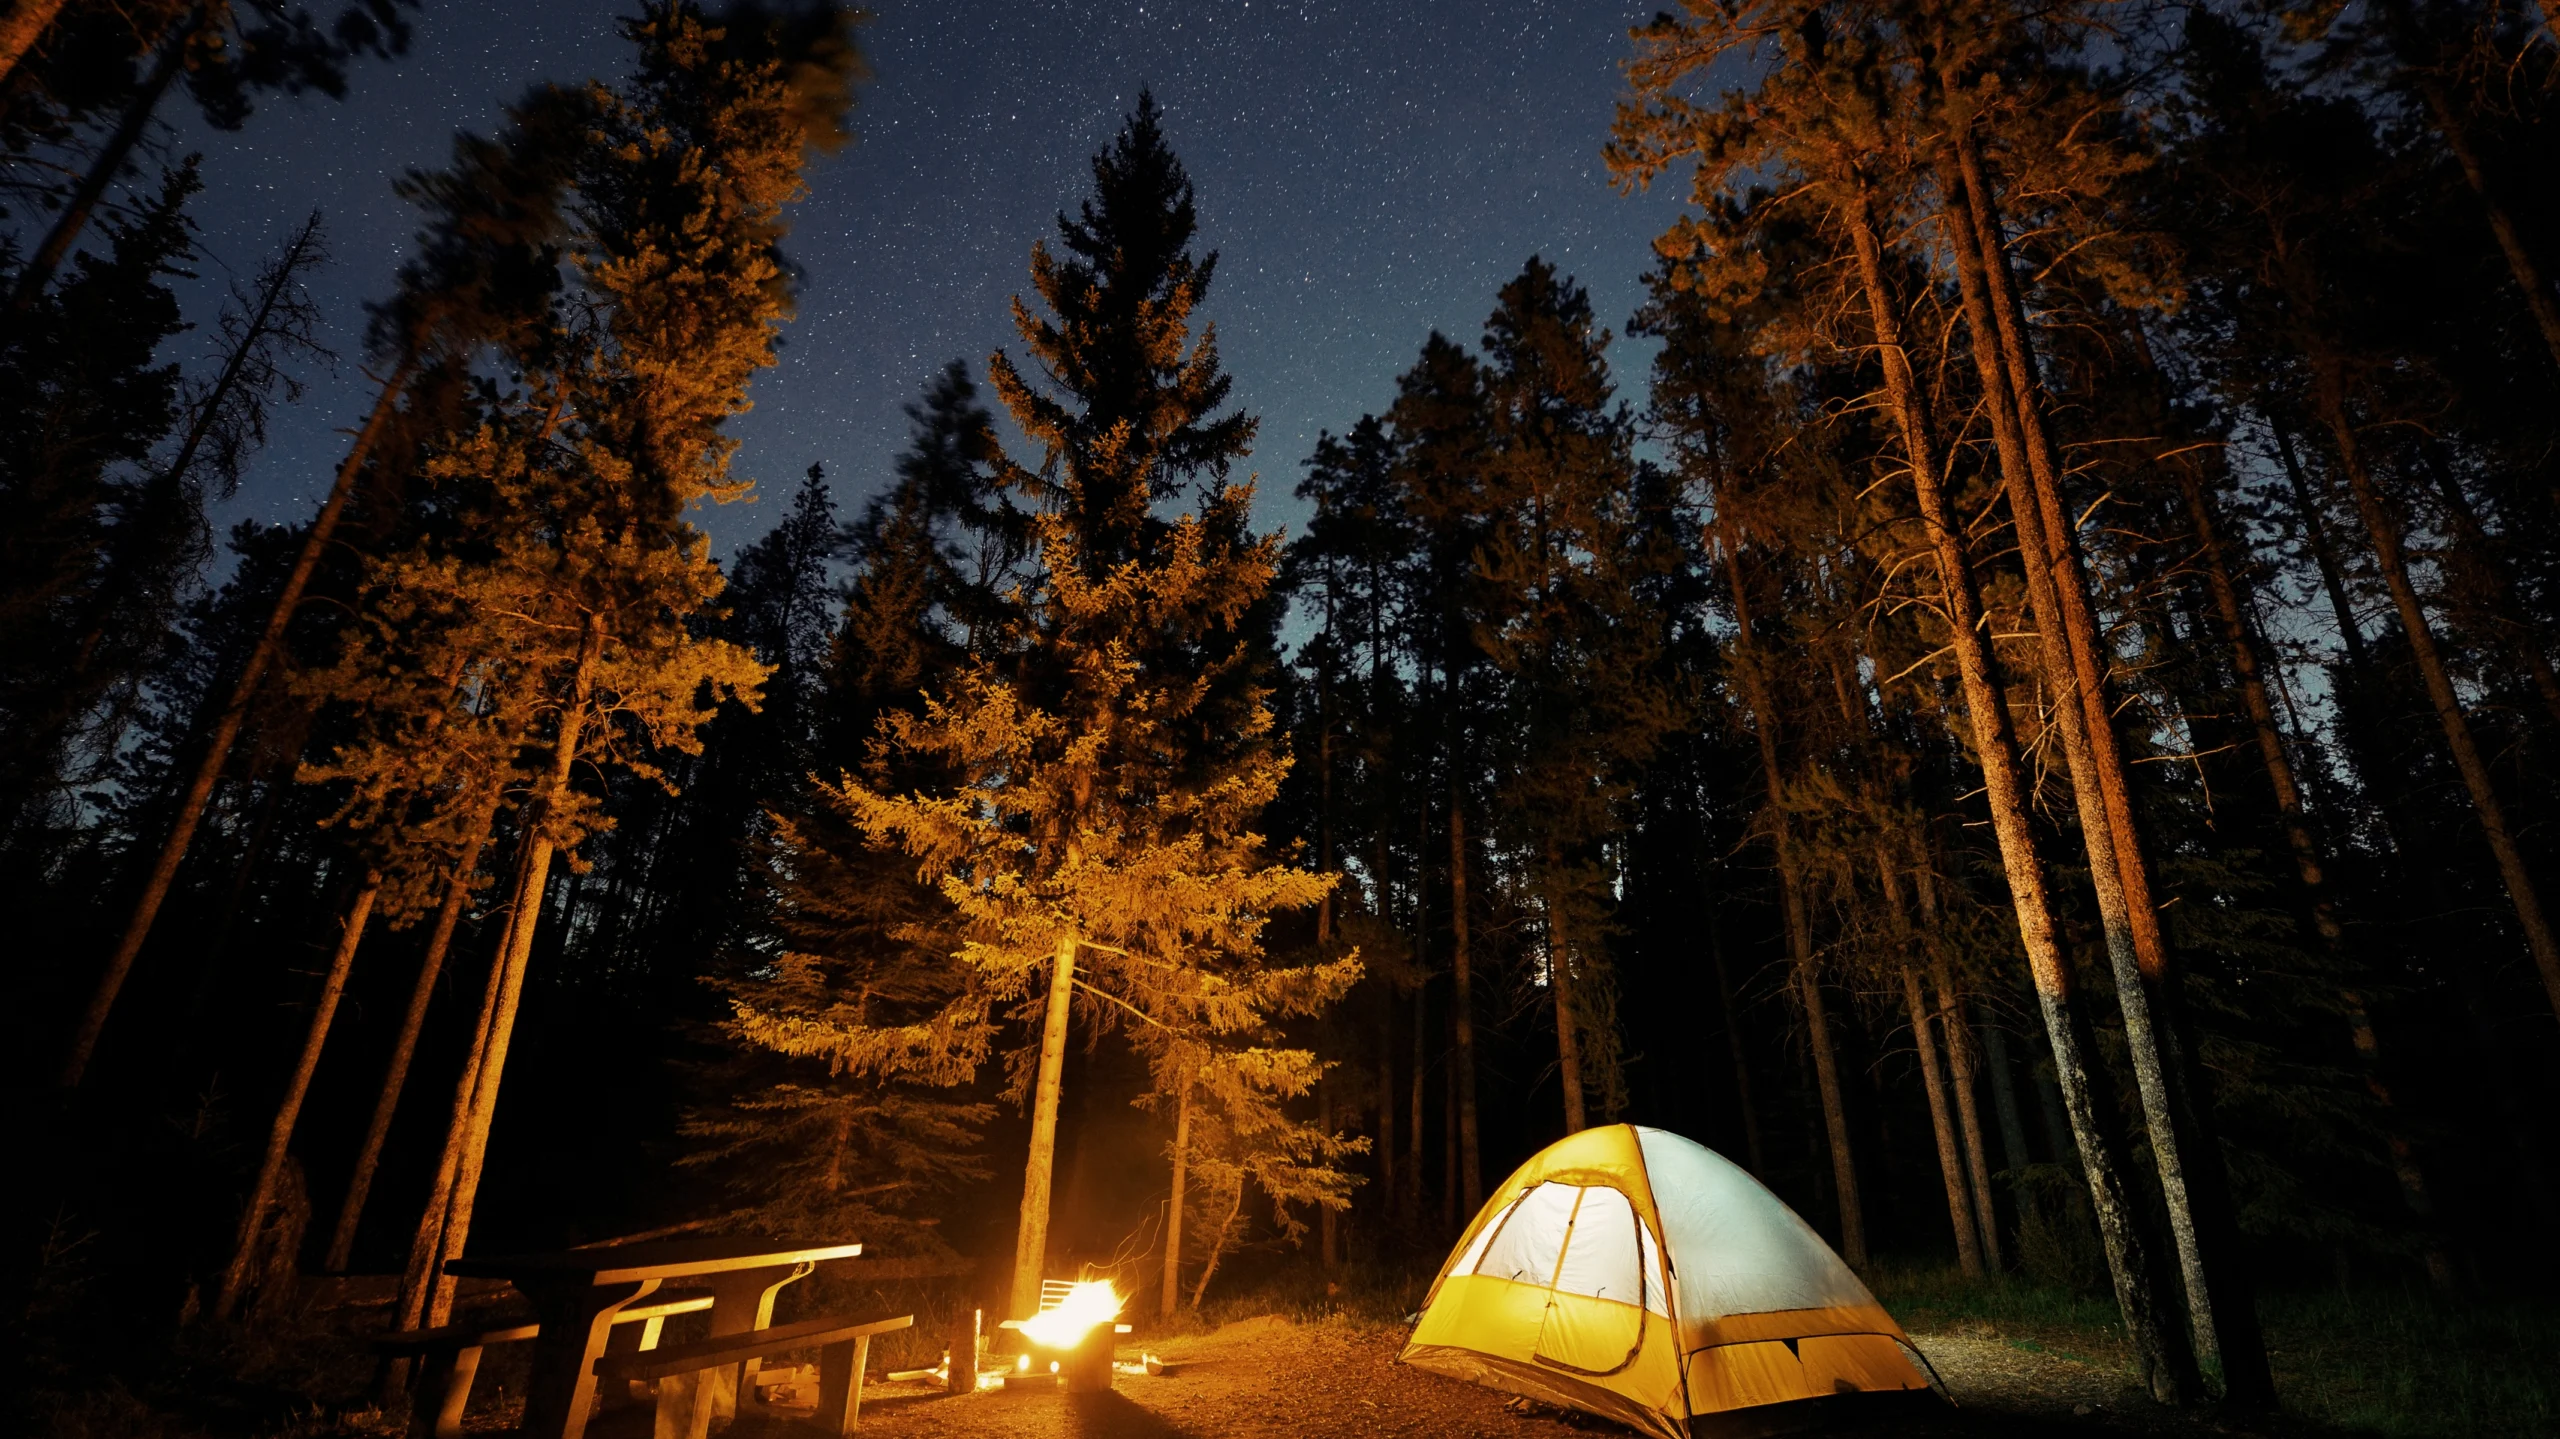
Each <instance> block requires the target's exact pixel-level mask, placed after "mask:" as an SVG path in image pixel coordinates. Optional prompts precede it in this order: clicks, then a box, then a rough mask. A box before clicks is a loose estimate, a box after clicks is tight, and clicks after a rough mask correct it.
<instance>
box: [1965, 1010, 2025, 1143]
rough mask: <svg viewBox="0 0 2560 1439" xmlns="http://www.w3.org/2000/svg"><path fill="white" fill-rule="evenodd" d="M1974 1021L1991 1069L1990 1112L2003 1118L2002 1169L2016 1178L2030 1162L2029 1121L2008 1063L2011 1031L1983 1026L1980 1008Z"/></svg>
mask: <svg viewBox="0 0 2560 1439" xmlns="http://www.w3.org/2000/svg"><path fill="white" fill-rule="evenodd" d="M1974 1021H1975V1025H1976V1027H1978V1028H1979V1029H1981V1031H1982V1057H1983V1060H1984V1061H1985V1062H1986V1063H1988V1064H1989V1065H1990V1066H1991V1108H1992V1111H1993V1112H1994V1113H1996V1114H1997V1115H1999V1117H2000V1158H2001V1161H2002V1162H2001V1165H2000V1167H2001V1168H2002V1169H2005V1170H2008V1171H2009V1172H2010V1173H2013V1174H2014V1173H2016V1172H2017V1171H2019V1170H2021V1169H2024V1168H2026V1167H2027V1165H2028V1163H2029V1162H2030V1161H2029V1158H2028V1151H2027V1125H2026V1117H2025V1116H2024V1115H2022V1114H2020V1113H2019V1112H2018V1072H2017V1070H2016V1068H2015V1067H2014V1066H2012V1065H2011V1064H2010V1062H2009V1031H2007V1030H2005V1029H2003V1028H2001V1027H2000V1026H1999V1025H1996V1024H1985V1023H1983V1022H1982V1014H1981V1010H1980V1009H1979V1007H1977V1008H1976V1009H1975V1011H1974Z"/></svg>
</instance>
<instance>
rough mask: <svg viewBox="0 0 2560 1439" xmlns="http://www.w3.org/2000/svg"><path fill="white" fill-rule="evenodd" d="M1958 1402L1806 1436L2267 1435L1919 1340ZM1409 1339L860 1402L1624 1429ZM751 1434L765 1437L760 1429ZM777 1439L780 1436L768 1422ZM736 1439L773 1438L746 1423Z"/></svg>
mask: <svg viewBox="0 0 2560 1439" xmlns="http://www.w3.org/2000/svg"><path fill="white" fill-rule="evenodd" d="M1913 1337H1914V1340H1915V1342H1917V1343H1918V1344H1919V1345H1920V1348H1921V1350H1922V1352H1923V1353H1925V1354H1926V1355H1928V1357H1929V1360H1930V1362H1931V1363H1932V1364H1933V1365H1935V1366H1936V1367H1937V1369H1938V1372H1939V1374H1940V1376H1941V1377H1942V1378H1943V1379H1944V1380H1945V1382H1946V1384H1947V1387H1948V1390H1949V1391H1950V1393H1952V1395H1953V1396H1954V1398H1955V1400H1956V1404H1955V1406H1954V1407H1952V1408H1949V1409H1946V1410H1944V1411H1942V1412H1940V1413H1938V1414H1936V1415H1933V1416H1932V1415H1920V1416H1897V1417H1895V1418H1893V1419H1891V1420H1889V1421H1884V1420H1879V1421H1874V1422H1868V1423H1861V1424H1854V1425H1845V1426H1844V1425H1834V1426H1831V1427H1829V1428H1825V1429H1820V1430H1814V1431H1807V1432H1814V1433H1822V1434H1831V1435H1843V1436H1846V1435H1858V1436H1876V1439H1881V1436H1883V1435H1887V1434H1891V1435H1896V1436H1903V1435H1908V1436H1938V1435H1945V1436H1995V1435H1996V1436H2011V1435H2032V1434H2055V1433H2059V1434H2075V1433H2076V1434H2088V1435H2093V1436H2095V1435H2110V1434H2171V1433H2174V1434H2215V1433H2221V1434H2232V1435H2246V1434H2270V1433H2275V1432H2293V1431H2270V1430H2265V1429H2258V1428H2253V1427H2249V1426H2244V1425H2240V1424H2236V1423H2232V1422H2230V1421H2228V1420H2219V1419H2216V1418H2214V1417H2212V1416H2210V1415H2207V1416H2202V1417H2197V1416H2183V1415H2176V1414H2171V1413H2168V1412H2166V1411H2162V1410H2159V1409H2156V1408H2154V1407H2153V1406H2151V1405H2149V1404H2148V1403H2147V1402H2145V1401H2143V1400H2142V1399H2141V1397H2140V1396H2139V1395H2137V1394H2133V1393H2130V1392H2127V1391H2125V1390H2124V1389H2123V1387H2122V1384H2123V1381H2122V1376H2120V1375H2118V1374H2113V1373H2109V1372H2106V1371H2104V1370H2102V1369H2099V1368H2096V1367H2093V1366H2091V1365H2089V1364H2086V1363H2082V1362H2079V1361H2077V1360H2074V1359H2071V1358H2068V1357H2065V1356H2061V1355H2056V1354H2052V1353H2047V1352H2038V1351H2036V1350H2034V1349H2032V1348H2031V1347H2021V1346H2020V1345H2018V1344H2015V1343H2012V1342H2010V1341H2008V1340H2004V1339H2001V1338H1999V1337H1996V1336H1993V1335H1989V1334H1921V1335H1915V1336H1913ZM1403 1342H1404V1336H1403V1334H1402V1332H1401V1331H1399V1330H1382V1329H1375V1328H1367V1327H1358V1326H1354V1325H1351V1324H1347V1323H1308V1324H1299V1323H1292V1322H1290V1321H1287V1320H1283V1319H1276V1318H1268V1317H1265V1318H1257V1319H1245V1320H1239V1321H1237V1322H1236V1323H1233V1324H1229V1325H1227V1326H1225V1327H1224V1328H1221V1329H1218V1330H1216V1331H1214V1332H1212V1333H1208V1334H1200V1335H1189V1336H1183V1337H1179V1338H1172V1339H1164V1340H1156V1341H1150V1342H1148V1343H1146V1344H1144V1345H1129V1346H1125V1347H1124V1349H1123V1351H1122V1354H1121V1357H1122V1358H1123V1359H1127V1360H1134V1359H1136V1358H1137V1357H1138V1355H1139V1351H1140V1349H1142V1348H1143V1349H1144V1350H1146V1351H1147V1352H1151V1353H1153V1354H1155V1355H1157V1356H1158V1357H1160V1358H1163V1359H1166V1360H1168V1361H1174V1362H1175V1363H1176V1364H1178V1366H1179V1367H1178V1368H1177V1369H1176V1370H1175V1372H1172V1373H1169V1374H1166V1375H1163V1376H1160V1377H1157V1376H1146V1375H1134V1374H1123V1375H1121V1376H1120V1378H1119V1380H1118V1382H1117V1386H1116V1387H1115V1388H1114V1390H1113V1391H1112V1392H1111V1393H1108V1394H1097V1395H1075V1396H1069V1395H1067V1394H1064V1393H1061V1392H1055V1391H1045V1390H1044V1391H1041V1392H1031V1393H1026V1392H1019V1391H1007V1390H988V1391H985V1392H982V1393H979V1394H975V1395H963V1396H953V1397H946V1396H944V1395H942V1394H941V1393H940V1392H939V1390H938V1389H935V1388H933V1387H932V1386H930V1385H927V1384H921V1383H909V1384H885V1383H875V1384H872V1385H870V1386H867V1387H866V1388H865V1391H864V1402H863V1409H862V1432H863V1434H864V1435H865V1436H868V1439H962V1436H967V1439H982V1436H983V1439H1230V1436H1232V1439H1401V1437H1402V1436H1412V1439H1424V1436H1432V1439H1437V1436H1470V1439H1472V1436H1484V1439H1549V1436H1553V1439H1562V1436H1566V1435H1573V1436H1588V1435H1592V1434H1595V1433H1619V1432H1624V1431H1621V1430H1618V1429H1617V1428H1616V1427H1615V1426H1613V1425H1610V1424H1608V1423H1605V1422H1603V1421H1600V1420H1596V1419H1591V1418H1588V1417H1586V1416H1583V1415H1578V1414H1565V1413H1559V1412H1557V1411H1555V1410H1551V1409H1539V1408H1535V1407H1533V1406H1530V1405H1527V1404H1526V1403H1525V1402H1524V1401H1517V1400H1513V1399H1511V1398H1510V1397H1509V1396H1507V1395H1504V1394H1501V1393H1497V1392H1495V1391H1493V1390H1490V1389H1483V1388H1479V1387H1477V1386H1474V1385H1471V1384H1464V1383H1460V1382H1458V1381H1456V1380H1453V1379H1446V1378H1442V1377H1441V1376H1439V1375H1436V1374H1426V1373H1423V1372H1421V1371H1419V1370H1415V1369H1408V1368H1406V1367H1404V1366H1402V1365H1400V1364H1397V1363H1396V1362H1395V1357H1396V1353H1397V1351H1398V1350H1399V1349H1400V1348H1401V1347H1402V1345H1403ZM752 1427H753V1428H755V1429H764V1428H767V1427H768V1426H765V1425H761V1424H759V1425H754V1426H752ZM770 1427H771V1428H772V1429H774V1430H775V1431H776V1432H777V1433H779V1432H781V1430H782V1427H783V1426H778V1425H777V1426H770ZM731 1439H762V1436H758V1435H755V1434H752V1433H750V1432H748V1430H747V1429H745V1428H741V1429H737V1430H732V1431H731Z"/></svg>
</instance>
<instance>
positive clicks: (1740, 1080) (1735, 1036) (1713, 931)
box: [1707, 919, 1769, 1179]
mask: <svg viewBox="0 0 2560 1439" xmlns="http://www.w3.org/2000/svg"><path fill="white" fill-rule="evenodd" d="M1707 924H1708V928H1707V943H1708V945H1709V946H1710V947H1711V949H1712V950H1713V956H1712V957H1713V959H1714V960H1715V967H1716V998H1717V1000H1718V1001H1719V1002H1720V1003H1721V1004H1722V1006H1723V1009H1724V1039H1725V1050H1726V1052H1727V1054H1728V1055H1729V1056H1730V1057H1731V1058H1732V1060H1733V1098H1734V1102H1735V1103H1736V1104H1738V1105H1740V1106H1741V1107H1742V1151H1743V1153H1744V1154H1745V1155H1747V1156H1749V1158H1750V1160H1751V1174H1752V1177H1753V1178H1755V1179H1756V1178H1759V1177H1760V1176H1762V1175H1765V1174H1767V1173H1768V1172H1769V1157H1768V1155H1767V1153H1766V1152H1765V1151H1764V1149H1763V1148H1762V1146H1761V1142H1760V1108H1759V1106H1758V1105H1757V1104H1755V1103H1754V1102H1753V1101H1752V1098H1751V1056H1750V1052H1749V1050H1748V1049H1746V1048H1745V1047H1744V1045H1743V1042H1742V1016H1741V1013H1740V1011H1739V1010H1737V1009H1736V1008H1735V1006H1734V1002H1733V971H1732V970H1731V969H1730V968H1729V967H1727V966H1726V964H1725V962H1724V943H1723V938H1722V935H1721V934H1720V932H1719V931H1718V930H1717V928H1716V927H1715V921H1714V920H1712V919H1710V920H1709V921H1708V922H1707Z"/></svg>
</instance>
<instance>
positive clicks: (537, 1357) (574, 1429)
mask: <svg viewBox="0 0 2560 1439" xmlns="http://www.w3.org/2000/svg"><path fill="white" fill-rule="evenodd" d="M659 1283H660V1281H659V1280H655V1279H635V1280H632V1281H630V1282H629V1283H625V1284H588V1283H585V1282H582V1281H581V1282H567V1283H560V1284H528V1283H527V1282H526V1281H523V1280H518V1281H516V1288H517V1289H518V1290H520V1291H522V1293H523V1294H524V1296H525V1297H526V1298H527V1299H530V1300H532V1301H533V1308H534V1313H535V1314H536V1315H537V1316H539V1317H540V1319H541V1323H542V1332H541V1333H539V1334H537V1335H535V1336H534V1339H533V1372H532V1373H531V1374H530V1375H529V1376H527V1378H526V1380H525V1394H524V1429H523V1434H524V1439H582V1436H583V1435H585V1433H586V1432H587V1416H588V1415H589V1413H590V1412H592V1411H593V1410H594V1408H595V1404H596V1359H597V1357H598V1356H600V1355H602V1354H603V1353H604V1347H605V1341H606V1335H607V1334H608V1332H609V1331H610V1330H611V1329H612V1328H613V1316H614V1311H616V1310H618V1309H620V1308H621V1307H622V1306H623V1305H625V1304H628V1303H630V1302H631V1301H632V1300H634V1299H638V1298H640V1297H641V1296H643V1295H646V1294H650V1293H653V1292H655V1291H656V1289H657V1287H658V1285H659Z"/></svg>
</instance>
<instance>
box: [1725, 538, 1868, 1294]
mask: <svg viewBox="0 0 2560 1439" xmlns="http://www.w3.org/2000/svg"><path fill="white" fill-rule="evenodd" d="M1715 537H1716V547H1717V548H1718V549H1719V550H1721V551H1723V553H1724V562H1725V570H1726V573H1727V575H1728V576H1730V579H1731V588H1732V592H1733V615H1734V626H1735V631H1736V635H1737V638H1736V640H1735V646H1736V648H1737V649H1739V650H1740V651H1741V652H1742V655H1741V657H1742V659H1743V663H1742V664H1741V665H1740V666H1739V670H1740V674H1741V676H1742V687H1743V702H1744V704H1745V705H1746V706H1748V707H1749V709H1750V711H1751V731H1752V735H1753V738H1754V739H1755V740H1757V741H1758V743H1759V746H1760V773H1761V784H1762V786H1763V788H1765V789H1766V791H1767V792H1768V796H1769V808H1768V815H1769V839H1770V844H1771V846H1772V848H1774V849H1775V850H1776V852H1777V860H1778V889H1779V896H1780V899H1781V901H1782V905H1783V908H1784V911H1785V919H1786V931H1787V963H1788V967H1789V982H1790V983H1791V984H1793V985H1794V986H1795V991H1796V999H1797V1002H1798V1003H1799V1004H1801V1005H1802V1006H1803V1009H1804V1018H1805V1046H1806V1050H1807V1052H1808V1053H1809V1054H1810V1055H1811V1056H1812V1059H1813V1073H1814V1084H1815V1088H1816V1089H1817V1090H1818V1091H1819V1092H1820V1094H1821V1097H1822V1122H1823V1127H1824V1130H1825V1135H1826V1139H1827V1141H1828V1146H1829V1148H1830V1151H1831V1179H1832V1185H1833V1192H1834V1193H1835V1194H1836V1195H1837V1196H1838V1199H1839V1207H1840V1249H1841V1255H1842V1257H1843V1258H1845V1259H1847V1260H1848V1261H1849V1266H1850V1267H1851V1268H1853V1269H1863V1268H1865V1267H1866V1264H1867V1223H1866V1210H1865V1207H1864V1206H1863V1205H1862V1204H1860V1202H1859V1195H1858V1170H1857V1162H1856V1156H1855V1154H1854V1153H1853V1152H1852V1150H1851V1148H1850V1142H1849V1116H1848V1109H1847V1107H1846V1106H1845V1105H1844V1104H1843V1102H1842V1100H1841V1095H1840V1073H1839V1065H1838V1063H1837V1061H1836V1059H1835V1057H1834V1055H1833V1053H1832V1048H1831V1026H1830V1024H1829V1022H1828V1020H1827V1019H1826V1017H1825V1013H1824V1007H1823V1003H1822V979H1821V976H1820V975H1818V974H1816V973H1815V971H1814V955H1813V926H1812V922H1811V919H1810V917H1809V915H1808V914H1807V912H1806V909H1805V893H1804V875H1803V873H1802V869H1801V866H1800V865H1799V864H1798V863H1797V861H1796V854H1795V846H1794V843H1793V841H1792V837H1791V831H1790V829H1789V827H1788V823H1787V778H1786V771H1785V769H1784V767H1783V764H1782V761H1781V759H1780V756H1779V752H1778V727H1779V725H1780V723H1781V722H1782V721H1781V719H1780V717H1779V714H1778V711H1777V702H1776V700H1775V699H1774V698H1773V697H1772V696H1771V695H1770V693H1769V689H1768V685H1767V684H1766V682H1765V681H1764V680H1763V679H1762V678H1761V676H1760V671H1759V669H1758V668H1757V666H1756V665H1755V664H1754V663H1753V660H1754V658H1755V657H1756V651H1757V646H1756V645H1755V644H1754V642H1753V639H1752V635H1753V630H1752V615H1751V599H1750V588H1749V586H1748V584H1747V583H1746V581H1745V576H1744V573H1743V569H1742V552H1741V547H1740V545H1739V544H1737V543H1736V542H1735V540H1734V537H1733V535H1732V534H1731V533H1730V532H1729V531H1728V530H1727V529H1726V527H1725V525H1724V521H1723V518H1722V516H1721V515H1719V516H1718V518H1717V520H1716V522H1715Z"/></svg>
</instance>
